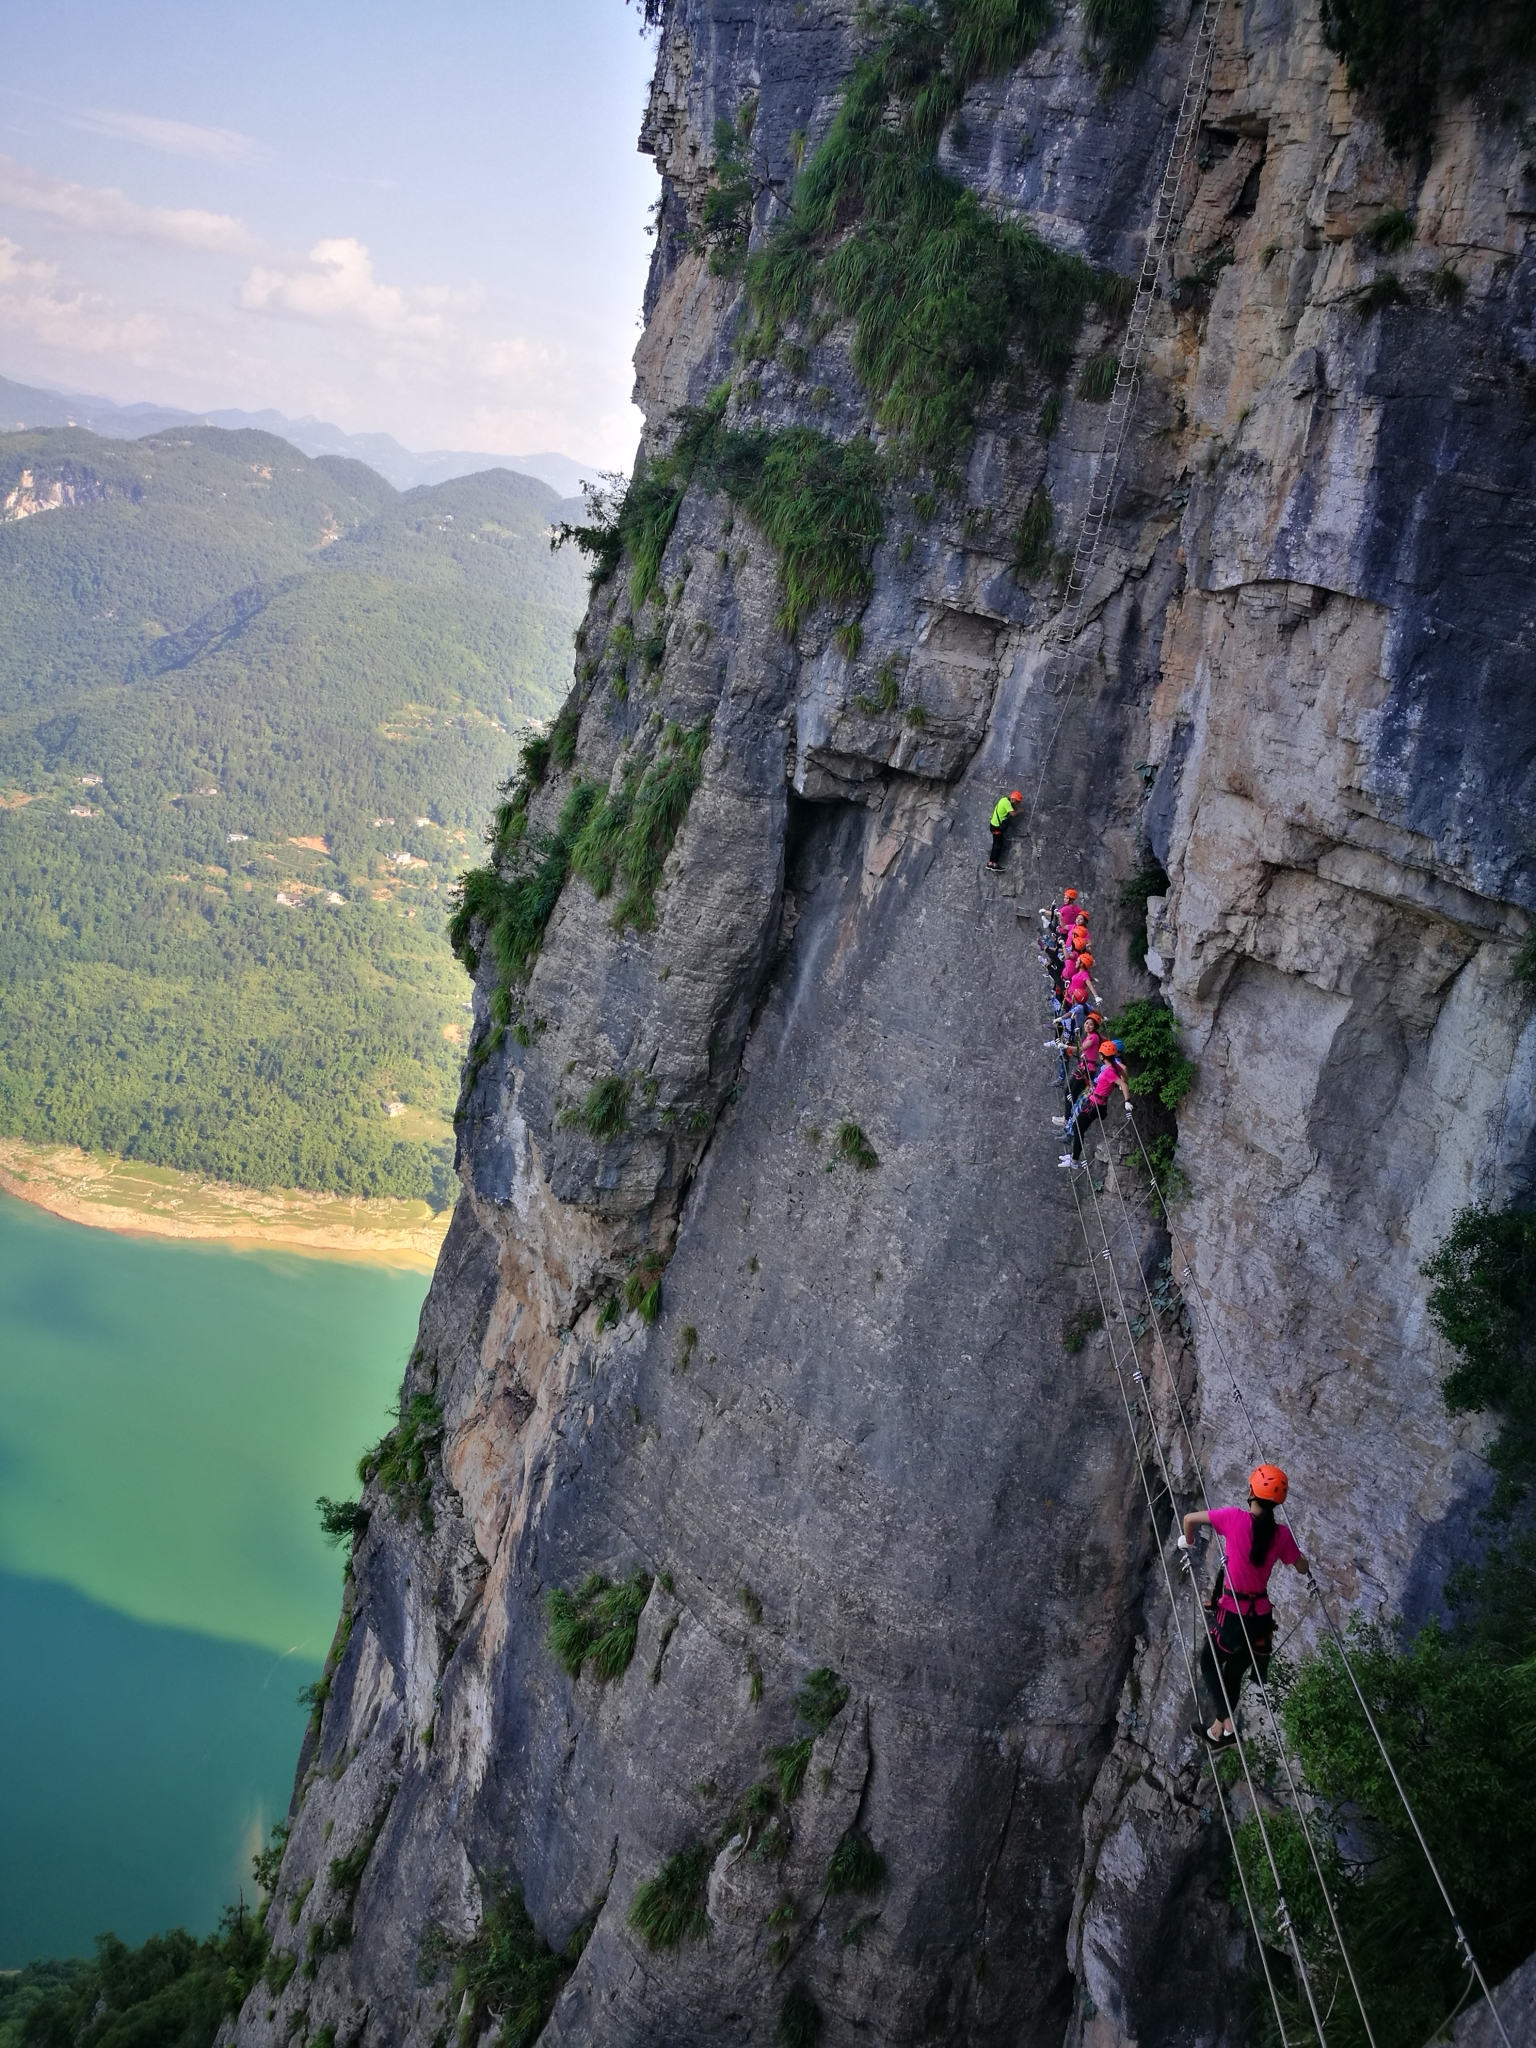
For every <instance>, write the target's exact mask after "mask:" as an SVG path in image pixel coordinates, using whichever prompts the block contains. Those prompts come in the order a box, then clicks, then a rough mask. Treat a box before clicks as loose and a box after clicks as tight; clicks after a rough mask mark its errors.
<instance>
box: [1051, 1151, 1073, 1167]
mask: <svg viewBox="0 0 1536 2048" xmlns="http://www.w3.org/2000/svg"><path fill="white" fill-rule="evenodd" d="M1056 1164H1057V1165H1058V1166H1065V1167H1069V1168H1070V1167H1074V1166H1076V1165H1077V1161H1076V1160H1075V1159H1074V1158H1073V1157H1072V1154H1071V1153H1070V1152H1063V1153H1062V1155H1061V1157H1060V1158H1059V1159H1058V1160H1057V1162H1056Z"/></svg>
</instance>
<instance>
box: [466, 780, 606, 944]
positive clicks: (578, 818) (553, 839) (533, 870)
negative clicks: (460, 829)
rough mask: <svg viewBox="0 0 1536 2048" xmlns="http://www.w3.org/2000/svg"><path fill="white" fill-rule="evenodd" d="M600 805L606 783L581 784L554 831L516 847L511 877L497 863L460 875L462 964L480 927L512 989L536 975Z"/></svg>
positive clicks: (573, 791) (573, 790) (567, 801)
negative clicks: (576, 850) (575, 854)
mask: <svg viewBox="0 0 1536 2048" xmlns="http://www.w3.org/2000/svg"><path fill="white" fill-rule="evenodd" d="M601 799H602V784H601V783H598V782H583V781H578V782H577V783H575V784H574V785H573V787H572V788H571V790H570V792H569V794H568V795H567V797H566V799H565V801H564V803H563V804H562V805H561V806H560V814H559V818H558V821H557V823H556V826H555V829H554V831H553V832H547V833H543V834H541V835H540V836H539V838H538V839H537V841H536V842H534V843H533V844H531V845H530V844H529V843H528V841H527V840H526V839H524V840H523V841H521V843H520V844H519V845H518V846H517V848H516V849H515V851H514V853H513V862H514V866H513V871H512V873H511V874H506V873H504V872H503V871H502V869H501V868H500V867H498V866H496V865H495V864H494V863H493V864H492V865H491V866H490V867H484V868H471V869H469V871H468V872H467V873H465V874H462V875H460V877H459V881H458V892H457V895H458V900H457V904H456V907H455V909H454V913H453V917H452V919H451V920H450V922H449V926H448V942H449V944H450V945H451V946H452V948H453V950H454V952H455V954H457V956H458V957H459V958H460V959H461V960H465V961H467V960H468V956H469V953H470V950H471V945H472V935H473V932H474V928H475V925H476V924H477V923H479V924H482V925H483V926H484V927H485V942H486V944H488V945H489V947H490V949H491V954H492V957H493V958H494V960H495V961H496V964H497V966H498V967H499V968H500V969H501V972H502V974H503V975H504V976H505V977H506V979H507V981H508V982H509V983H510V982H512V981H514V980H518V979H521V978H522V977H523V976H525V975H526V974H528V973H529V972H530V971H531V969H532V967H533V963H534V961H535V960H536V959H537V958H538V955H539V948H540V947H541V946H542V945H543V943H544V932H545V929H546V927H547V926H548V924H549V920H550V919H551V918H552V917H553V916H554V914H555V905H556V904H557V903H558V902H559V901H560V892H561V890H562V889H563V888H564V887H565V881H566V876H567V875H568V874H569V873H570V867H571V852H572V849H573V847H574V846H575V844H576V841H577V840H578V838H579V837H580V836H581V831H582V827H583V826H584V825H585V824H586V822H587V819H588V818H589V816H590V815H591V813H592V812H593V810H594V809H596V807H597V805H598V804H599V802H600V801H601Z"/></svg>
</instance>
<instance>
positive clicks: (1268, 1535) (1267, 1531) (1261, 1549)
mask: <svg viewBox="0 0 1536 2048" xmlns="http://www.w3.org/2000/svg"><path fill="white" fill-rule="evenodd" d="M1274 1540H1275V1504H1274V1502H1273V1501H1270V1500H1265V1501H1260V1503H1259V1512H1258V1513H1257V1514H1256V1515H1255V1516H1254V1518H1253V1535H1252V1537H1251V1538H1250V1539H1249V1544H1248V1562H1249V1563H1250V1564H1253V1565H1261V1564H1262V1563H1263V1562H1264V1560H1265V1558H1266V1557H1268V1555H1269V1553H1270V1550H1271V1548H1272V1546H1273V1544H1274Z"/></svg>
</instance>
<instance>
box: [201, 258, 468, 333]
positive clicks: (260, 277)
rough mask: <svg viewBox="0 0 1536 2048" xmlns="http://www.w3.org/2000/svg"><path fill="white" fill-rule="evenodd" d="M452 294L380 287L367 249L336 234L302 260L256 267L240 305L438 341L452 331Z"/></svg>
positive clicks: (442, 290)
mask: <svg viewBox="0 0 1536 2048" xmlns="http://www.w3.org/2000/svg"><path fill="white" fill-rule="evenodd" d="M455 296H456V295H455V294H453V293H452V292H450V291H448V290H447V289H446V287H444V286H441V285H428V286H426V287H424V288H421V289H419V290H416V291H405V290H403V289H402V288H401V287H400V286H399V285H393V284H381V283H380V282H379V280H378V278H376V277H375V276H374V274H373V259H372V257H371V256H370V255H369V254H368V250H367V248H366V247H365V245H364V244H363V243H361V242H359V241H358V240H357V239H356V238H355V237H354V236H352V235H338V236H335V237H333V238H332V239H331V240H329V241H324V242H316V244H315V246H314V248H313V249H311V250H310V252H309V256H308V258H307V260H305V261H303V262H292V263H289V264H286V265H285V266H284V267H282V268H281V269H278V268H268V267H267V266H266V265H264V264H258V265H257V266H256V268H255V269H254V270H253V271H252V272H251V274H250V276H249V277H248V278H247V279H246V280H245V282H244V284H243V285H241V287H240V292H239V302H240V304H241V305H242V306H244V307H245V308H246V310H247V311H248V312H252V313H288V314H291V315H292V316H293V317H294V318H296V319H300V320H318V321H321V322H323V323H325V324H326V325H341V326H350V327H363V328H366V329H368V330H369V331H370V332H372V333H374V334H379V335H385V336H388V337H390V338H391V339H393V340H396V341H408V342H416V343H442V342H445V341H446V340H447V339H448V338H449V335H450V333H451V328H450V325H449V322H448V321H447V319H446V318H445V316H444V308H445V307H447V306H448V305H449V304H450V302H452V301H453V300H454V298H455ZM458 296H459V297H461V298H462V297H464V296H466V295H463V294H460V295H458Z"/></svg>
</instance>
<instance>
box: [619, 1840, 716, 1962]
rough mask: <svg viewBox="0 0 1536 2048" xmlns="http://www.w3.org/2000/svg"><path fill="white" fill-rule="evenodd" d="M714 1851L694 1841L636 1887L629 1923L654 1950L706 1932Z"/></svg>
mask: <svg viewBox="0 0 1536 2048" xmlns="http://www.w3.org/2000/svg"><path fill="white" fill-rule="evenodd" d="M714 1860H715V1852H714V1850H713V1849H712V1848H711V1847H710V1845H709V1844H708V1843H707V1842H696V1843H694V1844H693V1846H692V1847H691V1848H687V1849H680V1850H679V1851H678V1852H677V1854H676V1855H675V1856H669V1857H668V1858H667V1860H666V1862H665V1863H663V1865H662V1866H661V1869H660V1870H659V1871H658V1872H657V1873H656V1875H655V1876H654V1877H649V1878H647V1879H646V1880H645V1882H644V1883H643V1884H640V1885H637V1886H636V1888H635V1896H634V1898H633V1900H632V1901H631V1902H630V1908H629V1924H630V1926H631V1927H633V1928H634V1930H635V1932H636V1933H637V1934H639V1935H641V1936H643V1938H644V1940H645V1943H646V1946H647V1947H648V1948H653V1949H668V1948H681V1947H682V1945H683V1943H684V1942H685V1941H702V1940H703V1939H704V1938H705V1936H706V1935H707V1934H708V1933H709V1926H710V1921H709V1912H708V1908H707V1903H706V1888H707V1886H708V1883H709V1872H710V1867H711V1865H712V1864H713V1863H714Z"/></svg>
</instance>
